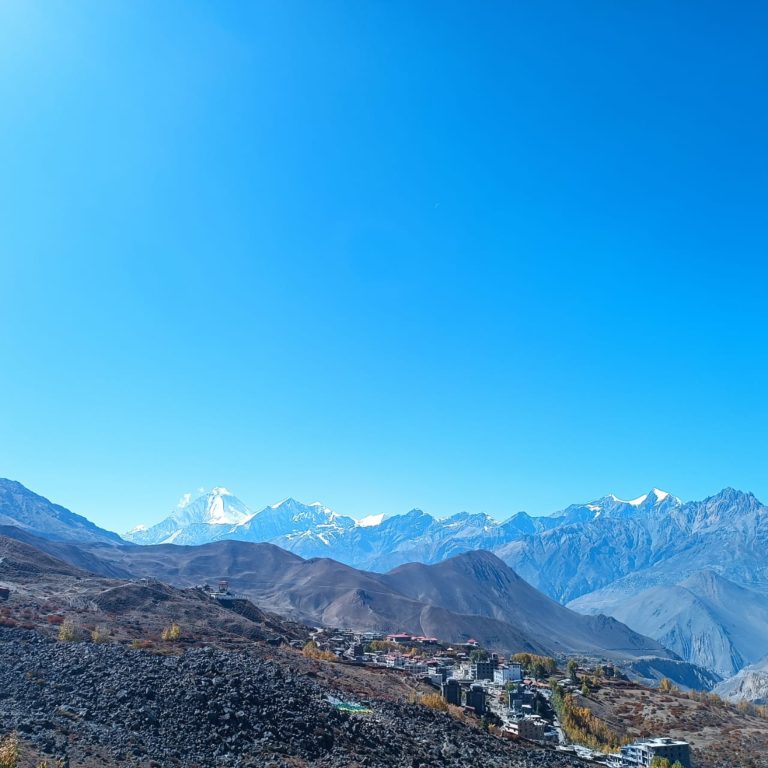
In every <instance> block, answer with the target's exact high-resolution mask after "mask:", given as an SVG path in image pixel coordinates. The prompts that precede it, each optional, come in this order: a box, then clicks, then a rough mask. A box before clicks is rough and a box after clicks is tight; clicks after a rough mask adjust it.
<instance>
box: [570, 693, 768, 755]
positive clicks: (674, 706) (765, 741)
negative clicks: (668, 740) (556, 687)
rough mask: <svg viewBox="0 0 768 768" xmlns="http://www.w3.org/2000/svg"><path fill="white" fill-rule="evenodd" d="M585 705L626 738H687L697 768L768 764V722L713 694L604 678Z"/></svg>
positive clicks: (581, 700)
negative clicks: (686, 691) (654, 687)
mask: <svg viewBox="0 0 768 768" xmlns="http://www.w3.org/2000/svg"><path fill="white" fill-rule="evenodd" d="M579 704H580V705H583V706H588V707H589V708H590V709H591V710H592V711H593V712H594V714H595V715H597V717H599V718H600V719H601V720H603V721H605V722H606V723H607V724H608V725H609V726H610V728H611V729H612V730H613V731H615V732H616V733H617V734H619V735H620V736H622V737H628V738H636V737H639V736H671V737H673V738H680V739H685V740H686V741H688V742H690V744H691V746H692V749H693V759H694V765H695V766H696V768H725V767H726V766H727V767H728V768H733V767H734V766H738V768H765V767H767V766H768V720H766V719H764V718H763V717H759V716H756V715H755V714H750V713H749V712H746V711H743V708H739V707H737V706H735V705H733V704H729V703H727V702H725V701H723V700H721V699H719V698H718V697H716V696H713V695H711V694H706V693H701V694H695V693H694V694H686V693H681V692H679V691H676V690H674V689H673V690H672V691H669V692H664V691H661V690H658V689H653V688H645V687H643V686H640V685H636V684H634V683H628V682H625V681H610V680H604V681H601V682H600V685H599V686H598V687H597V688H596V689H593V690H592V691H591V692H590V694H589V695H588V696H586V697H581V698H580V699H579Z"/></svg>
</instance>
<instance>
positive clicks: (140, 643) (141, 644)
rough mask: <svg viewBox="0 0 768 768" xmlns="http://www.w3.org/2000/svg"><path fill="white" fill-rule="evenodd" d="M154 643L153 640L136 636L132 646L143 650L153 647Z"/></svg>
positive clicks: (137, 649)
mask: <svg viewBox="0 0 768 768" xmlns="http://www.w3.org/2000/svg"><path fill="white" fill-rule="evenodd" d="M154 645H155V644H154V643H153V642H152V641H151V640H140V639H139V638H136V639H135V640H133V641H132V642H131V648H133V649H134V650H136V651H142V650H145V649H146V648H153V647H154Z"/></svg>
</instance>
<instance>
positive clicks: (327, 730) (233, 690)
mask: <svg viewBox="0 0 768 768" xmlns="http://www.w3.org/2000/svg"><path fill="white" fill-rule="evenodd" d="M333 693H337V692H335V691H330V690H328V689H325V688H323V687H321V686H320V685H318V683H317V682H315V681H314V680H311V679H309V678H307V677H305V676H303V675H301V674H299V673H297V672H295V671H293V670H292V669H291V668H290V667H288V666H286V665H283V664H278V663H274V662H271V661H265V660H262V659H258V658H255V657H253V656H251V655H249V654H247V653H242V652H232V651H221V650H215V649H213V648H199V649H193V650H188V651H185V652H184V653H183V654H181V655H179V656H162V655H155V654H152V653H148V652H146V651H140V650H134V649H131V648H128V647H125V646H122V645H117V644H103V645H93V644H91V643H58V642H54V641H50V640H47V639H44V638H42V637H41V636H40V635H39V634H37V633H35V632H30V631H25V630H19V629H9V628H5V627H0V730H1V731H3V732H8V731H12V730H16V731H18V733H19V735H20V737H21V738H22V739H23V740H24V741H25V742H27V743H28V744H31V745H32V746H33V747H34V749H35V750H36V751H38V752H39V753H41V754H46V755H48V756H51V757H54V758H62V759H63V761H64V765H65V766H67V765H68V766H71V767H72V768H74V766H90V765H114V766H139V765H141V766H155V767H157V766H163V767H164V766H183V767H184V768H194V767H195V766H198V767H199V768H204V767H207V766H233V767H235V766H237V767H240V766H242V767H243V768H245V766H274V767H275V768H278V767H280V768H282V767H283V766H285V767H286V768H287V767H288V766H317V768H321V767H323V768H353V767H354V766H366V767H367V768H395V767H397V768H406V767H407V768H420V767H422V766H423V768H434V767H436V766H446V768H450V767H452V766H456V767H457V768H458V766H461V767H462V768H467V766H483V767H484V768H534V767H536V766H542V767H543V766H577V765H583V763H579V762H578V761H575V760H574V759H573V758H571V757H568V756H565V755H558V754H555V753H552V752H549V751H546V750H537V749H527V748H524V747H521V746H519V745H516V744H513V743H510V742H507V741H503V740H501V739H498V738H496V737H494V736H491V735H489V734H487V733H485V732H483V731H481V730H479V729H476V728H472V727H470V726H468V725H465V724H463V723H460V722H458V721H456V720H454V719H452V718H450V717H449V716H447V715H444V714H442V713H437V712H434V711H432V710H429V709H427V708H425V707H422V706H418V705H408V704H398V703H395V702H377V701H367V702H364V703H366V704H368V705H369V706H370V707H371V708H372V709H373V714H372V715H349V714H345V713H342V712H339V711H338V710H337V709H335V707H334V706H333V705H331V704H330V703H329V702H328V701H327V696H328V695H329V694H333Z"/></svg>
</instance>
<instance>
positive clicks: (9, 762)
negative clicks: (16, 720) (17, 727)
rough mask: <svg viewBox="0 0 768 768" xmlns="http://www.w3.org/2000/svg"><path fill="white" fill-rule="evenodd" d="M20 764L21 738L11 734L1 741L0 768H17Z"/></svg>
mask: <svg viewBox="0 0 768 768" xmlns="http://www.w3.org/2000/svg"><path fill="white" fill-rule="evenodd" d="M18 764H19V738H18V736H17V735H16V734H15V733H11V734H9V735H8V736H6V737H5V738H4V739H3V740H2V741H0V768H16V766H17V765H18Z"/></svg>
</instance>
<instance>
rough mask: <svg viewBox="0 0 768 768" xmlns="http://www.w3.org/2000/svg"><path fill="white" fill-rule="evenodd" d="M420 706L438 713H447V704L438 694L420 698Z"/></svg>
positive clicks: (425, 695) (428, 694)
mask: <svg viewBox="0 0 768 768" xmlns="http://www.w3.org/2000/svg"><path fill="white" fill-rule="evenodd" d="M420 703H421V704H423V705H424V706H425V707H429V708H430V709H436V710H437V711H438V712H447V711H448V702H447V701H446V700H445V699H444V698H443V697H442V696H441V695H440V694H439V693H426V694H424V696H422V697H421V702H420Z"/></svg>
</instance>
